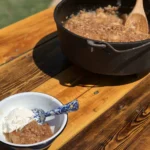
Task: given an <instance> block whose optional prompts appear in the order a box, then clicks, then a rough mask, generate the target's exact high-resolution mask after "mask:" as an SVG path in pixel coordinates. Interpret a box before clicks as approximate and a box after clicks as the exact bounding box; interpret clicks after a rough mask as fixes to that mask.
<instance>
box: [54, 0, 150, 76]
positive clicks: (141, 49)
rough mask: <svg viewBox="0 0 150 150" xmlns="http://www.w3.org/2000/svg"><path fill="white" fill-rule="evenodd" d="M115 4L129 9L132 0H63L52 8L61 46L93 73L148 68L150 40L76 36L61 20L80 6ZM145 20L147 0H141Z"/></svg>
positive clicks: (128, 72) (135, 71)
mask: <svg viewBox="0 0 150 150" xmlns="http://www.w3.org/2000/svg"><path fill="white" fill-rule="evenodd" d="M109 4H110V5H113V6H118V5H120V6H121V8H120V9H119V11H120V12H122V13H130V12H131V10H132V8H133V6H134V5H135V0H124V1H123V0H122V1H121V0H63V1H62V2H61V3H60V4H58V5H57V7H56V8H55V11H54V18H55V22H56V25H57V29H58V35H59V39H60V44H61V49H62V51H63V53H64V54H65V55H66V56H67V57H68V58H69V59H70V61H72V62H73V63H74V64H76V65H79V66H80V67H82V68H84V69H87V70H89V71H91V72H94V73H99V74H105V75H131V74H139V73H141V72H144V71H149V70H150V61H149V59H150V40H144V41H138V42H129V43H110V42H102V41H95V40H91V39H87V38H84V37H81V36H78V35H76V34H74V33H72V32H70V31H68V30H67V29H65V28H64V27H63V24H62V21H63V22H64V21H66V19H67V17H68V16H70V15H71V14H72V13H74V14H75V13H77V12H78V11H79V10H81V9H82V8H85V9H87V10H92V9H96V8H98V7H100V6H101V7H104V6H108V5H109ZM144 6H145V10H146V12H147V17H148V20H149V19H150V13H149V10H150V3H149V1H148V0H147V1H146V0H144Z"/></svg>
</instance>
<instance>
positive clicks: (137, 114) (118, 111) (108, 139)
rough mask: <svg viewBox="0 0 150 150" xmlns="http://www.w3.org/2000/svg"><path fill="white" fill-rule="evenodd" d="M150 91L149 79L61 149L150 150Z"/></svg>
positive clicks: (149, 77)
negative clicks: (135, 149)
mask: <svg viewBox="0 0 150 150" xmlns="http://www.w3.org/2000/svg"><path fill="white" fill-rule="evenodd" d="M149 87H150V76H148V77H147V78H146V79H145V80H144V81H143V82H141V83H140V84H139V85H138V86H137V87H136V88H134V89H133V90H132V91H130V92H129V93H128V94H126V95H125V96H124V97H123V98H122V99H121V100H120V101H119V102H117V103H116V104H115V105H114V106H113V107H111V108H110V109H109V110H108V111H106V112H105V113H104V114H103V115H101V116H100V117H98V119H96V120H95V121H94V122H93V123H92V124H90V125H89V126H88V127H87V128H85V129H84V130H83V131H82V132H80V133H79V134H78V135H77V136H76V137H74V138H73V139H72V140H70V141H69V142H68V143H67V144H66V145H64V146H63V147H62V148H61V149H62V150H68V149H70V147H72V150H79V149H86V150H93V149H94V150H104V149H105V150H107V149H108V150H114V149H115V150H123V149H129V150H133V149H134V148H137V149H138V150H148V149H150V144H148V141H149V136H148V135H149V134H150V132H148V131H149V130H146V129H145V128H146V127H148V125H150V99H149V97H150V91H149ZM146 131H147V132H146ZM144 135H146V136H144ZM137 139H138V142H137ZM142 140H143V141H142ZM132 143H134V144H132ZM141 144H142V145H141ZM140 148H141V149H140Z"/></svg>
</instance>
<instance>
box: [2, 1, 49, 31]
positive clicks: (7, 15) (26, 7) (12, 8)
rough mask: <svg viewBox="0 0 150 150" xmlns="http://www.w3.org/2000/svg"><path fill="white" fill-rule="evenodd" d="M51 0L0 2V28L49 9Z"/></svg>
mask: <svg viewBox="0 0 150 150" xmlns="http://www.w3.org/2000/svg"><path fill="white" fill-rule="evenodd" d="M50 2H51V0H0V28H3V27H5V26H8V25H10V24H12V23H15V22H17V21H19V20H21V19H24V18H26V17H28V16H31V15H33V14H35V13H37V12H40V11H42V10H44V9H47V8H48V7H49V6H50Z"/></svg>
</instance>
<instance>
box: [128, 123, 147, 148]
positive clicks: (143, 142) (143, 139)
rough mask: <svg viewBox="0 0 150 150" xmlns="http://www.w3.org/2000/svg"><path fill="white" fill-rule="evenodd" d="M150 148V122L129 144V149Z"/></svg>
mask: <svg viewBox="0 0 150 150" xmlns="http://www.w3.org/2000/svg"><path fill="white" fill-rule="evenodd" d="M149 149H150V123H149V124H148V125H147V126H146V127H145V128H144V129H143V130H142V131H141V132H140V135H138V136H137V137H136V140H135V141H133V142H132V143H131V145H129V147H128V148H127V150H149Z"/></svg>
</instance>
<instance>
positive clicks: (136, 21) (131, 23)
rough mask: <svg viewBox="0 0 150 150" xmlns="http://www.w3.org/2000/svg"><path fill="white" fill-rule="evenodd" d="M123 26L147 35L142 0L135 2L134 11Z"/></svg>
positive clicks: (147, 29) (147, 30)
mask: <svg viewBox="0 0 150 150" xmlns="http://www.w3.org/2000/svg"><path fill="white" fill-rule="evenodd" d="M125 26H126V27H130V28H134V29H135V30H137V31H140V32H142V33H145V34H148V33H149V25H148V21H147V17H146V14H145V11H144V6H143V0H136V4H135V6H134V9H133V10H132V12H131V13H130V15H129V17H128V18H127V20H126V22H125Z"/></svg>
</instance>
